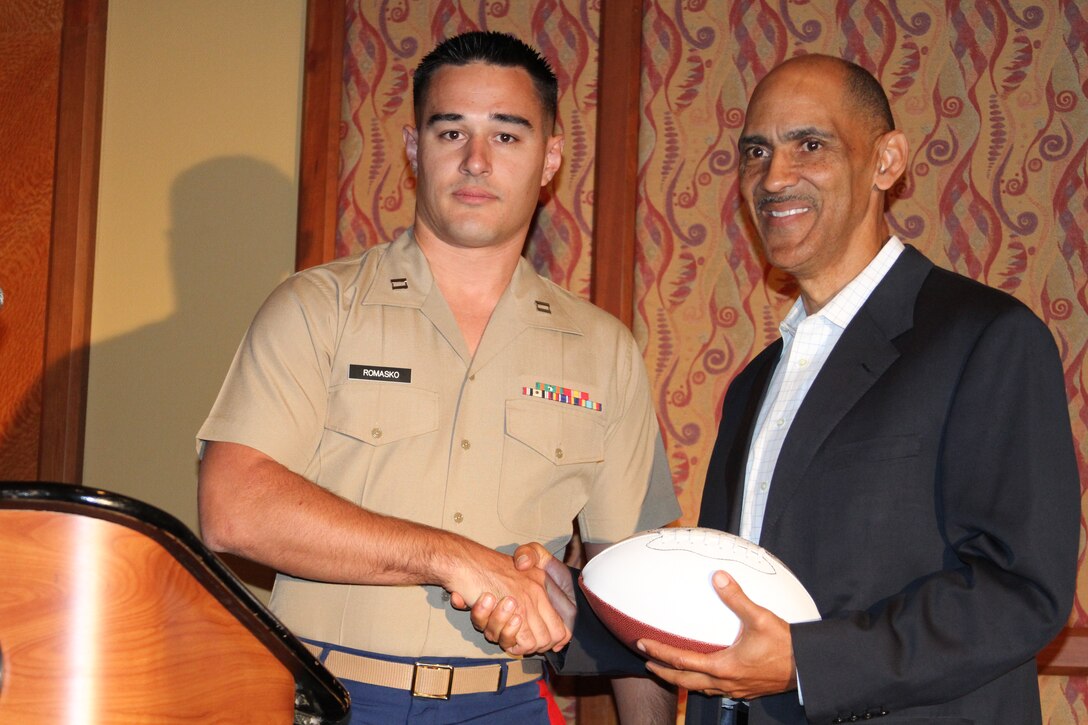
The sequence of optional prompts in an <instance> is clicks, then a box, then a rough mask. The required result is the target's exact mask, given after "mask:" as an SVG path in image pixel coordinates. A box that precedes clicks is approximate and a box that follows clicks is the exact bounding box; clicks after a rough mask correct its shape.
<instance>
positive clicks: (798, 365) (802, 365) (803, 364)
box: [797, 358, 808, 368]
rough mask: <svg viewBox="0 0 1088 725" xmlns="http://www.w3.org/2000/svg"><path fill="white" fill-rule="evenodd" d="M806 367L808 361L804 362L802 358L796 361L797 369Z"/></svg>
mask: <svg viewBox="0 0 1088 725" xmlns="http://www.w3.org/2000/svg"><path fill="white" fill-rule="evenodd" d="M806 365H808V360H805V359H804V358H801V359H800V360H798V361H797V367H801V368H803V367H805V366H806Z"/></svg>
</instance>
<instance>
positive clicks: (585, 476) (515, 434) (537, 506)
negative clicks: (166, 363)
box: [199, 232, 680, 657]
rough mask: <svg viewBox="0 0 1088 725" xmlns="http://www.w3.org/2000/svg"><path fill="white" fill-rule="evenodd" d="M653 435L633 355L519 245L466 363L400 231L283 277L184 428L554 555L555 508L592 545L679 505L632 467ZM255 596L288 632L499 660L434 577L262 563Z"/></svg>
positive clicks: (480, 537) (363, 645)
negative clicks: (265, 587) (382, 577)
mask: <svg viewBox="0 0 1088 725" xmlns="http://www.w3.org/2000/svg"><path fill="white" fill-rule="evenodd" d="M657 435H658V429H657V423H656V418H655V416H654V412H653V406H652V403H651V399H650V393H649V387H648V383H647V380H646V374H645V368H644V365H643V361H642V357H641V355H640V353H639V350H638V347H637V346H636V344H635V341H634V340H633V338H632V337H631V335H630V333H629V332H628V330H627V329H626V328H625V327H623V326H622V325H621V324H620V323H619V322H618V321H617V320H616V319H615V318H613V317H611V316H610V315H608V314H606V313H605V312H603V311H601V310H600V309H598V308H596V307H594V306H593V305H591V304H589V303H587V302H585V301H583V300H580V299H578V298H576V297H575V296H573V295H571V294H570V293H568V292H566V291H564V290H563V289H561V288H560V287H558V286H556V285H554V284H552V283H551V282H548V281H547V280H544V279H543V278H541V277H539V276H538V275H537V274H536V273H535V272H534V271H533V269H532V267H531V266H530V265H529V263H528V262H526V261H525V260H524V259H522V260H521V261H519V263H518V267H517V269H516V271H515V272H514V275H513V279H512V280H511V282H510V284H509V286H508V287H507V289H506V291H505V292H504V293H503V295H502V297H501V299H500V300H499V303H498V305H497V306H496V308H495V311H494V313H493V314H492V316H491V319H490V321H489V322H488V325H487V329H486V331H485V332H484V335H483V338H482V339H481V341H480V344H479V347H478V349H477V351H476V355H475V356H474V357H470V356H469V354H468V352H467V348H466V346H465V343H464V339H463V336H462V335H461V332H460V329H459V328H458V326H457V323H456V322H455V320H454V318H453V313H452V312H451V311H450V308H449V306H448V305H447V304H446V301H445V300H444V299H443V297H442V295H441V293H440V292H439V290H438V287H437V285H435V284H434V282H433V278H432V276H431V272H430V269H429V267H428V266H427V261H426V258H425V257H424V256H423V253H422V251H421V250H420V249H419V247H418V246H417V245H416V243H415V241H414V238H413V236H412V235H411V233H410V232H408V233H405V234H404V235H402V236H401V237H400V238H398V239H397V240H396V241H395V242H393V243H392V244H387V245H382V246H379V247H376V248H374V249H371V250H369V251H367V252H366V253H364V254H362V255H359V256H355V257H351V258H346V259H342V260H338V261H335V262H332V263H330V264H327V265H324V266H321V267H317V268H314V269H311V270H307V271H304V272H301V273H299V274H296V275H294V276H292V277H291V278H289V279H288V280H287V281H286V282H284V283H283V284H282V285H281V286H280V287H279V288H278V289H277V290H276V291H275V292H274V293H273V294H272V295H271V296H270V297H269V299H268V301H267V302H265V304H264V305H263V307H262V308H261V310H260V312H259V313H258V314H257V317H256V319H255V320H254V322H253V324H252V325H251V327H250V329H249V332H248V333H247V335H246V337H245V339H244V341H243V342H242V345H241V347H240V348H239V350H238V352H237V354H236V356H235V359H234V362H233V364H232V366H231V369H230V372H229V373H228V375H227V379H226V382H225V383H224V385H223V389H222V391H221V392H220V394H219V398H218V400H217V401H216V403H215V406H214V408H213V409H212V412H211V414H210V416H209V417H208V420H207V421H206V422H205V423H204V426H203V427H202V428H201V430H200V433H199V439H201V440H217V441H230V442H235V443H241V444H244V445H247V446H250V447H252V448H255V449H257V450H259V451H261V452H263V453H265V454H266V455H268V456H270V457H272V458H273V459H275V460H277V461H279V462H280V463H281V464H283V465H284V466H286V467H287V468H289V469H290V470H292V471H294V472H296V473H299V474H301V475H302V476H305V477H306V478H308V479H309V480H311V481H314V482H316V483H317V484H319V485H321V486H323V487H325V488H327V489H328V490H330V491H332V492H333V493H336V494H338V495H340V496H342V497H344V498H345V499H347V500H349V501H352V502H354V503H356V504H358V505H360V506H363V507H364V508H367V509H369V510H371V511H375V512H378V513H381V514H387V515H390V516H397V517H401V518H404V519H409V520H411V521H415V522H418V523H421V524H427V525H429V526H434V527H439V528H443V529H447V530H449V531H453V532H455V533H458V534H461V535H463V536H466V537H468V538H470V539H473V540H475V541H477V542H479V543H481V544H484V545H485V546H489V547H492V548H495V549H498V550H500V551H503V552H507V553H510V552H512V551H513V550H514V548H515V547H517V546H518V545H519V544H522V543H524V542H526V541H529V540H534V541H539V542H542V543H543V544H544V545H545V546H547V547H548V548H549V549H550V550H551V551H553V552H559V553H561V552H562V549H563V548H564V546H565V545H566V543H567V542H568V540H569V539H570V536H571V521H572V520H573V519H574V518H575V517H577V518H578V520H579V524H580V527H581V532H582V535H583V538H584V539H585V540H586V541H589V542H612V541H616V540H618V539H621V538H623V537H625V536H627V535H629V534H631V533H633V532H635V531H638V530H641V529H645V528H652V527H655V526H659V525H662V524H665V523H667V522H669V521H672V520H674V519H675V518H676V517H677V516H678V515H679V513H680V511H679V507H678V505H677V502H676V497H675V495H674V493H673V489H672V483H671V480H670V479H669V477H668V476H667V475H660V474H658V475H654V476H651V464H652V460H653V457H654V443H655V437H656V436H657ZM659 468H660V467H655V469H659ZM665 472H666V474H667V468H666V469H665ZM321 533H322V532H320V531H312V532H299V536H318V537H319V536H321ZM365 535H366V532H365V531H361V532H360V536H365ZM271 607H272V609H273V611H274V612H275V613H276V614H277V615H278V616H279V617H280V618H281V619H282V620H283V621H284V623H285V624H286V625H287V626H288V627H289V628H290V629H291V630H292V631H294V632H295V633H296V634H298V635H300V636H303V637H308V638H313V639H318V640H323V641H327V642H333V643H337V644H340V645H343V646H347V647H355V648H359V649H364V650H369V651H372V652H380V653H385V654H391V655H403V656H420V655H426V656H443V657H488V656H495V657H498V656H502V653H501V651H500V650H499V649H498V648H497V647H496V646H494V645H492V644H489V643H487V642H486V641H485V640H484V639H483V637H482V635H480V634H479V633H478V632H476V631H475V630H474V629H473V628H472V624H471V622H470V621H469V616H468V614H467V613H466V612H461V611H457V610H455V609H452V608H451V607H450V606H449V603H448V595H447V594H446V593H445V592H444V591H443V590H442V589H441V588H440V587H437V586H356V585H342V584H326V583H319V582H313V581H306V580H301V579H297V578H294V577H289V576H285V575H282V574H281V575H279V576H278V577H277V580H276V585H275V588H274V590H273V594H272V602H271Z"/></svg>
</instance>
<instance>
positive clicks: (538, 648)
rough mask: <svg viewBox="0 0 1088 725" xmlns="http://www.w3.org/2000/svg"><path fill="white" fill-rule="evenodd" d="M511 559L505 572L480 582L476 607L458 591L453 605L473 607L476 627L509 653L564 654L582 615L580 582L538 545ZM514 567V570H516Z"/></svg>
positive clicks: (522, 548)
mask: <svg viewBox="0 0 1088 725" xmlns="http://www.w3.org/2000/svg"><path fill="white" fill-rule="evenodd" d="M502 558H503V559H505V561H506V564H505V566H506V567H509V568H510V569H512V570H513V571H510V570H509V569H508V570H507V571H505V572H502V571H500V572H497V573H492V576H490V577H488V578H489V579H490V581H488V582H484V583H479V584H477V586H476V587H473V588H475V589H476V590H477V591H478V592H479V594H478V596H477V597H476V599H475V601H474V602H473V603H472V604H471V605H470V604H469V602H468V600H467V599H466V597H465V596H463V595H462V594H461V593H459V592H457V591H454V592H452V594H451V596H450V604H451V605H452V606H453V607H454V608H456V609H461V610H468V609H470V606H471V617H472V625H473V626H474V627H475V628H476V629H477V630H479V631H480V632H482V633H483V635H484V636H485V637H486V638H487V640H488V641H489V642H493V643H495V644H498V645H499V646H500V647H501V648H502V649H503V650H504V651H505V652H506V653H507V654H509V655H513V656H524V655H532V654H541V653H544V652H549V651H551V652H558V651H560V650H562V649H563V648H564V647H565V646H566V645H567V643H568V642H569V641H570V638H571V632H572V630H573V629H574V616H575V613H576V606H575V603H574V602H575V596H574V581H573V579H572V577H571V573H570V570H569V569H568V568H567V566H566V565H565V564H564V563H563V562H561V561H560V560H559V559H556V558H555V557H554V556H552V554H551V552H549V551H548V550H547V549H545V548H544V547H543V546H542V545H540V544H539V543H536V542H532V543H529V544H523V545H521V546H519V547H518V548H517V550H516V551H515V552H514V555H513V558H512V560H511V559H508V558H506V557H502ZM511 564H512V566H511Z"/></svg>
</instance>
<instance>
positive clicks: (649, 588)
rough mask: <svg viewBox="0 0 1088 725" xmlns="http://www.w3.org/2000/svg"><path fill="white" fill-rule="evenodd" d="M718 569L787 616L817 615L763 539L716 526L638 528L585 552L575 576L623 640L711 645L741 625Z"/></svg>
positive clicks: (709, 648)
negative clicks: (718, 581) (589, 554)
mask: <svg viewBox="0 0 1088 725" xmlns="http://www.w3.org/2000/svg"><path fill="white" fill-rule="evenodd" d="M716 571H724V572H726V573H728V574H729V575H730V576H732V577H733V579H734V580H736V582H737V583H738V584H739V585H740V587H741V589H743V590H744V593H745V594H746V595H747V596H748V598H749V599H751V600H752V601H753V602H755V603H756V604H759V605H760V606H761V607H765V608H767V609H769V610H771V611H772V612H774V613H775V614H777V615H778V616H779V617H781V618H782V619H784V620H786V621H787V622H791V623H793V622H808V621H813V620H817V619H819V618H820V613H819V611H818V610H817V609H816V603H815V602H813V601H812V597H811V596H810V595H809V593H808V592H807V591H806V590H805V587H804V586H803V585H802V584H801V582H799V581H798V580H797V577H796V576H794V575H793V572H791V571H790V570H789V569H787V568H786V565H785V564H783V563H782V562H781V561H779V560H778V559H777V558H775V557H774V556H773V555H771V554H770V553H769V552H768V551H767V550H766V549H764V548H762V547H761V546H758V545H757V544H753V543H752V542H750V541H747V540H745V539H742V538H741V537H739V536H734V535H733V534H727V533H725V532H724V531H717V530H715V529H704V528H675V529H653V530H650V531H643V532H640V533H638V534H635V535H634V536H631V537H629V538H627V539H624V540H623V541H620V542H618V543H616V544H613V545H612V546H610V547H608V548H607V549H605V550H604V551H602V552H601V553H600V554H598V555H597V556H595V557H593V558H592V559H590V560H589V562H588V563H587V564H586V566H585V568H584V569H583V570H582V576H581V578H580V580H579V584H580V585H581V587H582V590H583V591H584V592H585V593H586V597H587V599H588V600H589V603H590V605H591V606H592V607H593V611H594V612H596V614H597V616H598V617H599V618H600V619H601V621H603V622H604V623H605V625H606V626H607V627H608V628H609V630H611V631H612V633H613V634H615V635H616V637H618V638H619V639H620V640H622V641H623V642H624V643H625V644H626V645H627V646H628V647H631V648H632V649H635V642H636V641H637V640H639V639H655V640H657V641H659V642H666V643H668V644H671V645H674V646H676V647H682V648H684V649H691V650H696V651H698V652H714V651H716V650H720V649H723V648H725V647H728V646H730V645H731V644H733V642H734V640H736V638H737V634H738V632H739V631H740V621H739V620H738V619H737V616H736V615H735V614H733V612H732V611H731V610H730V609H729V608H728V607H727V606H725V604H723V603H722V600H721V599H720V598H719V597H718V593H717V591H715V589H714V585H713V583H712V582H711V577H712V576H713V575H714V572H716ZM635 651H638V650H637V649H636V650H635Z"/></svg>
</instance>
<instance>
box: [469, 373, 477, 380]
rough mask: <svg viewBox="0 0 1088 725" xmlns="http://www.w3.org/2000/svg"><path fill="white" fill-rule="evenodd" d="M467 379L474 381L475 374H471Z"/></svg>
mask: <svg viewBox="0 0 1088 725" xmlns="http://www.w3.org/2000/svg"><path fill="white" fill-rule="evenodd" d="M468 379H469V380H475V379H476V373H473V374H472V375H469V376H468Z"/></svg>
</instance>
